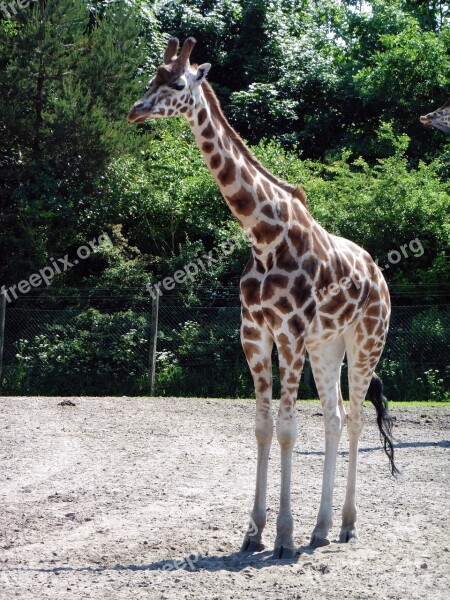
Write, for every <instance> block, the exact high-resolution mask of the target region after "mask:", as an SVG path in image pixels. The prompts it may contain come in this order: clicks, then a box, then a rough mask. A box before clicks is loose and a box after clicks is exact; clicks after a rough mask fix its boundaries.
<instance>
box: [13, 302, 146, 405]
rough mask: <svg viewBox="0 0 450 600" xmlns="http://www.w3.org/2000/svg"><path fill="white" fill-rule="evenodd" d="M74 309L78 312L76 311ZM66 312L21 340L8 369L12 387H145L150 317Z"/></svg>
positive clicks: (89, 390)
mask: <svg viewBox="0 0 450 600" xmlns="http://www.w3.org/2000/svg"><path fill="white" fill-rule="evenodd" d="M72 315H73V313H72ZM72 315H71V313H70V311H66V312H64V313H63V314H62V322H61V323H59V324H51V325H49V326H48V327H47V328H46V331H45V333H43V334H39V335H36V336H34V337H32V338H31V339H19V340H18V341H17V342H16V348H17V352H16V357H15V358H16V360H15V361H14V362H13V364H12V365H10V366H9V367H8V368H7V369H6V372H5V388H6V389H7V390H8V392H9V393H12V394H14V393H28V394H31V395H39V394H49V395H67V394H70V395H85V394H92V395H96V394H97V395H98V394H100V395H101V394H104V393H105V390H109V392H110V393H112V394H114V393H119V394H120V395H122V394H124V393H130V394H139V393H145V391H146V390H145V386H146V368H147V365H148V351H147V348H148V322H147V321H148V320H147V319H146V318H145V317H144V316H140V315H136V314H134V313H133V312H132V311H127V312H119V313H116V314H102V313H100V312H99V311H97V310H95V309H89V310H87V311H85V312H83V313H81V314H78V315H76V316H75V315H73V318H71V316H72Z"/></svg>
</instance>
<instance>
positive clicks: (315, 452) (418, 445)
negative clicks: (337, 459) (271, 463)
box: [294, 440, 450, 456]
mask: <svg viewBox="0 0 450 600" xmlns="http://www.w3.org/2000/svg"><path fill="white" fill-rule="evenodd" d="M430 447H432V448H450V440H442V441H440V442H400V443H398V444H394V448H396V449H397V448H399V449H401V448H430ZM382 449H383V448H382V447H381V446H373V447H371V448H359V450H358V452H378V451H380V450H382ZM294 454H300V455H303V456H311V455H316V456H324V455H325V452H323V451H321V450H294ZM339 455H340V456H348V450H341V451H340V452H339Z"/></svg>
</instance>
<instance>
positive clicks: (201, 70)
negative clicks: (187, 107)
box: [192, 63, 211, 88]
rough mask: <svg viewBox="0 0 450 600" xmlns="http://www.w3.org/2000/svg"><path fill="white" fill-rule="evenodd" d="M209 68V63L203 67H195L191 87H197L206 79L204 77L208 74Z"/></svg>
mask: <svg viewBox="0 0 450 600" xmlns="http://www.w3.org/2000/svg"><path fill="white" fill-rule="evenodd" d="M210 68H211V64H210V63H204V64H203V65H200V66H199V67H197V71H196V72H195V73H193V77H194V80H193V82H192V87H193V88H194V87H198V86H199V85H201V84H202V83H203V82H204V80H205V79H206V75H207V74H208V71H209V70H210Z"/></svg>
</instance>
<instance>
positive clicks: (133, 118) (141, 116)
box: [128, 107, 150, 123]
mask: <svg viewBox="0 0 450 600" xmlns="http://www.w3.org/2000/svg"><path fill="white" fill-rule="evenodd" d="M149 117H150V113H149V112H145V113H143V112H142V110H138V109H136V108H134V107H133V108H132V109H131V110H130V112H129V113H128V123H143V122H144V121H145V120H146V119H148V118H149Z"/></svg>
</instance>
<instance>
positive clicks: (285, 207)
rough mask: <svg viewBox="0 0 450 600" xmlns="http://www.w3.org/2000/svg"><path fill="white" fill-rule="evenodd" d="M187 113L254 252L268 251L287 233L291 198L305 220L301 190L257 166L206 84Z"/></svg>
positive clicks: (304, 201)
mask: <svg viewBox="0 0 450 600" xmlns="http://www.w3.org/2000/svg"><path fill="white" fill-rule="evenodd" d="M186 117H187V119H188V121H189V124H190V125H191V128H192V131H193V133H194V136H195V140H196V142H197V145H198V146H199V148H200V151H201V153H202V155H203V157H204V160H205V162H206V164H207V166H208V168H209V170H210V172H211V174H212V176H213V177H214V179H215V180H216V182H217V185H218V186H219V189H220V191H221V193H222V195H223V197H224V198H225V200H226V202H227V204H228V206H229V207H230V210H231V212H232V213H233V215H234V216H235V217H236V219H237V220H238V221H239V223H240V224H241V226H242V227H243V228H244V230H245V231H246V233H247V235H248V236H249V238H250V239H251V241H252V247H253V250H254V251H255V253H256V254H257V255H260V256H261V255H263V254H266V253H267V251H268V250H269V249H270V248H271V247H273V245H274V243H276V240H277V239H278V238H280V239H281V237H282V236H283V235H285V234H286V233H287V231H288V229H289V224H290V221H291V220H292V210H291V206H290V204H291V203H292V201H294V202H295V203H296V204H298V208H299V210H297V211H296V215H297V218H298V216H300V219H301V220H304V221H305V222H306V221H309V219H310V216H309V213H308V211H307V209H306V207H305V205H306V199H305V196H304V193H303V191H302V190H301V188H298V187H295V186H292V185H290V184H288V183H286V182H284V181H282V180H280V179H277V178H276V177H275V176H274V175H272V173H270V172H269V171H267V169H265V168H264V167H263V166H262V165H261V163H260V162H259V161H258V160H257V159H256V157H255V156H254V155H253V154H252V153H251V152H250V150H248V148H247V147H246V146H245V144H244V142H243V141H242V139H241V138H240V137H239V135H238V134H237V133H236V132H235V131H234V129H233V128H232V127H231V125H230V124H229V123H228V121H227V119H226V118H225V116H224V115H223V113H222V111H221V109H220V105H219V102H218V100H217V98H216V96H215V94H214V92H213V90H212V88H211V87H210V85H209V84H208V83H206V82H204V83H203V84H202V86H201V87H200V88H199V89H198V98H197V101H196V103H195V106H194V108H193V109H192V110H191V111H189V112H187V113H186Z"/></svg>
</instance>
